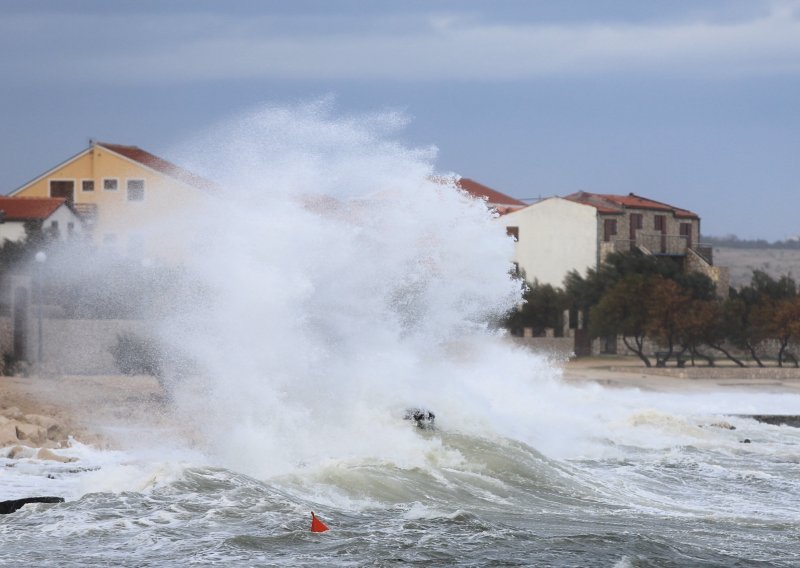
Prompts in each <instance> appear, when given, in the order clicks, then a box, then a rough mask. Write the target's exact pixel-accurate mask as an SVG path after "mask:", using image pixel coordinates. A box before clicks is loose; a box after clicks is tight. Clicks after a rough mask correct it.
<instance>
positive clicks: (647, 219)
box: [498, 192, 728, 296]
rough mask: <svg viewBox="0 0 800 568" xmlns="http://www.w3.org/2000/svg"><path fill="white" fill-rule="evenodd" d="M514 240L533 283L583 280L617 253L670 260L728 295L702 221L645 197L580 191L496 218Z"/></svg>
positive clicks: (517, 257)
mask: <svg viewBox="0 0 800 568" xmlns="http://www.w3.org/2000/svg"><path fill="white" fill-rule="evenodd" d="M498 222H499V223H502V224H503V225H504V226H505V227H506V231H507V232H508V234H509V235H512V236H513V237H514V238H515V240H516V247H515V257H514V262H515V263H517V266H518V267H519V270H520V272H522V273H524V275H525V278H526V279H527V280H528V281H529V282H533V281H534V280H538V281H539V282H540V283H542V284H551V285H553V286H562V285H563V283H564V278H565V277H566V275H567V274H568V273H569V272H570V271H573V270H575V271H577V272H578V273H579V274H581V275H584V274H585V273H586V271H587V270H588V269H590V268H592V269H596V268H597V267H598V266H599V265H600V264H601V263H602V262H603V261H604V260H605V259H606V258H607V257H608V255H609V254H611V253H613V252H625V251H633V250H638V251H640V252H643V253H645V254H651V255H656V256H670V257H675V258H678V259H679V260H680V261H681V262H683V265H684V268H685V269H686V270H695V271H700V272H703V273H705V274H707V275H708V276H709V277H710V278H711V279H712V280H713V281H714V282H715V283H716V285H717V290H718V293H719V294H720V295H722V296H726V295H727V290H728V278H727V271H725V270H723V269H720V268H719V267H715V266H713V259H712V256H711V250H712V249H711V247H707V246H704V245H702V244H701V243H700V242H699V240H700V217H699V216H698V215H697V214H696V213H693V212H691V211H689V210H686V209H682V208H679V207H675V206H672V205H669V204H666V203H661V202H659V201H655V200H652V199H648V198H645V197H641V196H638V195H635V194H633V193H631V194H628V195H608V194H596V193H587V192H578V193H573V194H571V195H567V196H565V197H563V198H562V197H551V198H547V199H543V200H542V201H539V202H538V203H534V204H532V205H529V206H527V207H525V208H523V209H518V210H515V211H511V212H509V213H507V214H506V215H503V216H501V217H500V218H499V219H498Z"/></svg>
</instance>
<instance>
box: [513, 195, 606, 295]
mask: <svg viewBox="0 0 800 568" xmlns="http://www.w3.org/2000/svg"><path fill="white" fill-rule="evenodd" d="M497 222H498V223H501V224H503V225H504V226H506V227H519V241H517V243H516V247H515V251H514V261H515V262H517V263H518V264H519V267H520V270H524V271H525V276H526V279H527V280H528V281H529V282H533V281H534V279H536V280H538V281H539V282H540V283H541V284H552V285H553V286H562V285H563V283H564V277H565V276H566V275H567V272H569V271H570V270H577V271H578V272H579V273H580V274H582V275H583V274H585V273H586V269H587V268H596V267H597V250H598V249H597V210H596V209H595V208H594V207H592V206H590V205H582V204H580V203H575V202H573V201H568V200H566V199H561V198H560V197H551V198H549V199H545V200H543V201H540V202H538V203H534V204H533V205H529V206H528V207H525V208H524V209H520V210H518V211H514V212H513V213H509V214H507V215H503V216H501V217H499V218H498V219H497Z"/></svg>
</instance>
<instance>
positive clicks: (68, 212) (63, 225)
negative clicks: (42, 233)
mask: <svg viewBox="0 0 800 568" xmlns="http://www.w3.org/2000/svg"><path fill="white" fill-rule="evenodd" d="M53 221H58V230H59V232H60V238H61V240H66V239H68V238H69V235H68V233H67V225H68V224H69V223H73V224H74V226H75V229H74V235H76V236H77V235H80V234H81V233H82V232H83V225H82V224H81V221H80V219H79V218H78V216H77V215H76V214H75V213H73V212H72V209H70V208H69V207H67V206H66V205H61V206H60V207H59V208H58V209H56V210H55V211H53V214H52V215H50V216H49V217H48V218H47V219H45V221H44V223H42V229H45V230H46V229H49V228H50V226H51V223H52V222H53ZM24 238H25V223H24V222H22V221H6V222H4V223H0V244H2V243H3V242H4V241H5V240H6V239H8V240H9V241H21V240H22V239H24Z"/></svg>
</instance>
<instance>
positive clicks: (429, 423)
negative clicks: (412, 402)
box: [403, 408, 436, 429]
mask: <svg viewBox="0 0 800 568" xmlns="http://www.w3.org/2000/svg"><path fill="white" fill-rule="evenodd" d="M403 419H404V420H413V421H414V422H416V423H417V427H418V428H425V429H432V428H433V422H434V420H436V415H435V414H434V413H433V412H431V411H430V410H425V409H424V408H408V409H406V415H405V416H404V417H403Z"/></svg>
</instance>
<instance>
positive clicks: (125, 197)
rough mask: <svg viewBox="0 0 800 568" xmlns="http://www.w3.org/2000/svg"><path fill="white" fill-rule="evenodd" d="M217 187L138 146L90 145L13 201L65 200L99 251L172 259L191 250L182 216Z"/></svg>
mask: <svg viewBox="0 0 800 568" xmlns="http://www.w3.org/2000/svg"><path fill="white" fill-rule="evenodd" d="M215 189H216V186H215V185H214V184H213V183H212V182H210V181H208V180H206V179H203V178H201V177H200V176H197V175H195V174H192V173H191V172H189V171H187V170H185V169H183V168H180V167H178V166H176V165H175V164H172V163H170V162H168V161H166V160H164V159H162V158H159V157H158V156H154V155H153V154H150V153H149V152H146V151H144V150H142V149H141V148H138V147H136V146H123V145H120V144H107V143H104V142H92V143H91V145H90V146H89V148H87V149H86V150H84V151H82V152H80V153H79V154H77V155H75V156H73V157H71V158H69V159H68V160H66V161H65V162H63V163H61V164H59V165H57V166H56V167H54V168H52V169H51V170H49V171H47V172H45V173H44V174H42V175H40V176H39V177H37V178H36V179H34V180H32V181H30V182H28V183H27V184H25V185H23V186H22V187H20V188H19V189H16V190H15V191H13V192H12V193H11V194H10V195H11V196H13V197H62V198H65V199H66V200H67V202H68V203H70V204H71V205H72V206H73V208H74V209H75V211H77V212H78V214H79V215H80V216H81V218H82V219H83V221H84V223H85V225H86V230H87V231H88V232H89V233H90V234H91V236H92V239H93V240H94V242H95V243H96V244H98V245H100V246H103V247H108V248H113V249H116V250H117V251H118V252H119V253H121V254H126V255H129V256H132V257H140V258H152V259H155V258H161V259H174V258H175V257H176V256H179V255H180V254H181V251H182V250H184V247H185V246H186V245H187V243H186V240H185V238H184V232H183V231H182V230H181V229H182V228H181V227H180V226H179V225H180V223H179V220H180V219H181V213H182V212H184V211H187V210H188V209H190V208H191V207H193V206H196V205H199V204H200V202H201V201H202V200H203V197H204V196H205V195H208V194H209V192H213V191H214V190H215Z"/></svg>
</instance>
